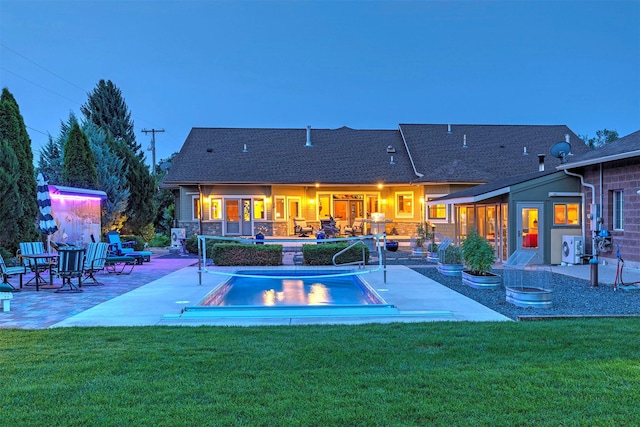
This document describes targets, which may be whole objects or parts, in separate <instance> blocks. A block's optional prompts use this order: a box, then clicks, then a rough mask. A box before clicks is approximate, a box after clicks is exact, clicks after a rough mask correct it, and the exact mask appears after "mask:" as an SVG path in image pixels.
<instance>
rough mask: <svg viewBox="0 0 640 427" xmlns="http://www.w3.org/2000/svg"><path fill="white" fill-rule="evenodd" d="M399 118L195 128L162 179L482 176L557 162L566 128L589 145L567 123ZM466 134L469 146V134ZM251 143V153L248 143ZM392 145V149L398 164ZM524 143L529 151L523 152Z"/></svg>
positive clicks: (364, 180) (299, 181)
mask: <svg viewBox="0 0 640 427" xmlns="http://www.w3.org/2000/svg"><path fill="white" fill-rule="evenodd" d="M450 127H451V132H450V133H449V132H448V130H449V129H448V125H446V124H426V125H422V124H401V125H399V127H398V129H396V130H368V129H367V130H356V129H351V128H348V127H341V128H339V129H311V130H310V135H311V138H310V139H311V146H307V144H306V142H307V129H304V128H303V129H272V128H193V129H192V130H191V132H190V133H189V135H188V137H187V139H186V140H185V142H184V144H183V146H182V149H181V150H180V152H179V153H178V154H177V155H176V157H175V158H174V161H173V162H172V166H171V168H170V169H169V170H168V172H167V174H166V176H165V177H164V179H163V184H162V186H163V187H165V188H166V187H175V186H178V185H189V184H201V183H202V184H216V183H221V184H283V185H288V184H290V185H314V184H315V183H322V184H329V185H331V184H334V185H340V184H349V185H357V184H366V185H371V184H372V183H385V184H407V183H410V182H458V183H485V182H489V181H494V180H497V179H501V178H505V177H509V176H514V175H520V174H522V173H524V172H526V171H531V172H536V171H537V170H538V163H539V160H538V156H537V154H538V153H544V154H545V159H544V162H545V167H546V169H552V168H553V167H554V166H557V165H559V164H560V161H559V160H558V159H555V158H553V157H551V156H550V155H549V148H550V147H551V146H552V145H553V144H554V143H556V142H558V141H564V140H565V135H569V138H570V140H571V141H573V144H572V151H573V152H574V154H583V153H585V152H587V151H588V148H587V146H586V145H585V144H584V143H582V141H581V140H580V139H579V138H578V137H577V136H576V135H575V134H574V133H573V132H572V131H571V130H570V129H569V128H568V127H566V126H564V125H557V126H555V125H554V126H546V125H535V126H531V125H451V126H450ZM465 138H466V148H464V145H463V144H464V141H465ZM245 147H246V152H244V151H245V150H243V149H244V148H245ZM387 147H392V148H393V149H395V153H394V154H392V155H393V163H394V164H391V161H390V160H391V155H390V154H389V153H388V152H387ZM525 147H526V150H527V153H528V155H523V151H524V148H525Z"/></svg>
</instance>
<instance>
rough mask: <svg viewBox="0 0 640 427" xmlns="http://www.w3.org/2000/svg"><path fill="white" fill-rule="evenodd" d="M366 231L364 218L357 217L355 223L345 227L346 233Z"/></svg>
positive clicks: (354, 233)
mask: <svg viewBox="0 0 640 427" xmlns="http://www.w3.org/2000/svg"><path fill="white" fill-rule="evenodd" d="M363 231H364V218H356V219H355V220H354V221H353V224H351V225H350V226H349V225H347V226H345V227H344V231H343V233H344V234H350V235H352V236H355V235H356V234H362V233H363Z"/></svg>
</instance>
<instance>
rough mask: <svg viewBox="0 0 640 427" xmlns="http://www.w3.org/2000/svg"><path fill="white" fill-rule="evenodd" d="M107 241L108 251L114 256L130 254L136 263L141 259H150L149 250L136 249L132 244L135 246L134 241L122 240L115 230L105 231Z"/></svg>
mask: <svg viewBox="0 0 640 427" xmlns="http://www.w3.org/2000/svg"><path fill="white" fill-rule="evenodd" d="M106 236H107V242H108V243H109V252H110V253H111V254H112V255H115V256H122V255H125V256H132V257H134V258H136V261H137V262H138V264H142V261H151V255H153V252H151V251H136V250H135V249H134V248H133V247H132V246H135V244H136V243H135V242H123V241H122V240H121V239H120V233H118V232H117V231H115V230H111V231H109V232H107V234H106Z"/></svg>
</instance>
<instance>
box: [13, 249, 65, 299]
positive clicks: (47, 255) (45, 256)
mask: <svg viewBox="0 0 640 427" xmlns="http://www.w3.org/2000/svg"><path fill="white" fill-rule="evenodd" d="M21 256H22V258H29V259H32V260H34V263H33V264H35V267H34V270H33V272H34V273H35V276H34V277H33V278H32V279H31V280H29V282H27V283H26V285H28V284H29V283H30V282H31V281H32V280H34V279H35V281H36V291H39V290H40V283H43V284H46V283H47V281H46V280H44V278H43V277H42V272H43V271H44V270H46V269H49V286H48V287H47V288H45V287H44V285H43V289H52V288H55V286H53V276H52V275H51V270H50V269H51V263H52V262H53V260H55V259H57V258H58V254H54V253H42V254H22V255H21ZM39 260H46V261H48V263H47V264H43V263H40V262H38V261H39ZM41 267H43V268H41Z"/></svg>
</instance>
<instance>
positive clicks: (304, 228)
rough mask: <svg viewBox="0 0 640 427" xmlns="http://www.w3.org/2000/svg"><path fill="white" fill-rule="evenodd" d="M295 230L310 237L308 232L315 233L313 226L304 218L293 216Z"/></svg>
mask: <svg viewBox="0 0 640 427" xmlns="http://www.w3.org/2000/svg"><path fill="white" fill-rule="evenodd" d="M293 232H294V233H296V234H298V236H299V237H309V235H308V234H307V233H313V227H311V226H310V225H307V221H306V220H305V219H304V218H293Z"/></svg>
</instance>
